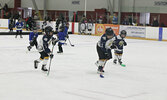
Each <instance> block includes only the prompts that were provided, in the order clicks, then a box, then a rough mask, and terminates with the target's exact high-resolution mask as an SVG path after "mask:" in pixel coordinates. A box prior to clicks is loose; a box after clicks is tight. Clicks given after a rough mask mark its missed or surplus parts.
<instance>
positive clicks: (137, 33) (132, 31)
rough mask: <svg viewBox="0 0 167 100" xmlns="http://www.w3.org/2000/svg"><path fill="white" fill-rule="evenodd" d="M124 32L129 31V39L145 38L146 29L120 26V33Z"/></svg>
mask: <svg viewBox="0 0 167 100" xmlns="http://www.w3.org/2000/svg"><path fill="white" fill-rule="evenodd" d="M122 30H126V31H127V36H129V37H142V38H145V34H146V27H141V26H125V25H120V30H119V32H121V31H122Z"/></svg>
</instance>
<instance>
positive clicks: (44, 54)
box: [34, 26, 58, 71]
mask: <svg viewBox="0 0 167 100" xmlns="http://www.w3.org/2000/svg"><path fill="white" fill-rule="evenodd" d="M57 41H58V40H57V39H56V38H54V37H53V28H52V27H50V26H48V27H46V28H45V34H44V36H43V37H42V39H41V40H40V41H39V44H38V51H39V53H40V58H39V59H37V60H35V61H34V67H35V69H37V68H38V63H40V62H42V61H43V64H42V68H41V70H43V71H48V69H47V68H46V65H47V61H48V59H49V57H50V59H52V58H53V54H52V52H51V50H50V49H49V44H50V43H51V42H52V44H53V45H56V43H57Z"/></svg>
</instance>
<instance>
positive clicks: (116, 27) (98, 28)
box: [95, 24, 119, 35]
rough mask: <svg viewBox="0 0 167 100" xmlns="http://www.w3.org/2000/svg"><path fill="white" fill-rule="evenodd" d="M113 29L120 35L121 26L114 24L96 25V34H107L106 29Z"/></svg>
mask: <svg viewBox="0 0 167 100" xmlns="http://www.w3.org/2000/svg"><path fill="white" fill-rule="evenodd" d="M109 27H111V28H112V29H113V31H114V33H115V34H116V35H118V34H119V25H112V24H96V25H95V34H96V35H102V34H104V33H105V30H106V28H109Z"/></svg>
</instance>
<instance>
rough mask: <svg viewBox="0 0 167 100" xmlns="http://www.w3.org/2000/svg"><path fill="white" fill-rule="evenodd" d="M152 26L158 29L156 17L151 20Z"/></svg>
mask: <svg viewBox="0 0 167 100" xmlns="http://www.w3.org/2000/svg"><path fill="white" fill-rule="evenodd" d="M152 26H154V27H158V26H159V23H158V20H157V18H156V17H155V18H154V20H153V25H152Z"/></svg>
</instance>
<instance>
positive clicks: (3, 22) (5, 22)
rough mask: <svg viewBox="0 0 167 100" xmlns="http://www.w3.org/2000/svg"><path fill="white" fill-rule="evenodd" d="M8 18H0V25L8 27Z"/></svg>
mask: <svg viewBox="0 0 167 100" xmlns="http://www.w3.org/2000/svg"><path fill="white" fill-rule="evenodd" d="M8 26H9V20H8V19H0V27H3V28H8Z"/></svg>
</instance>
